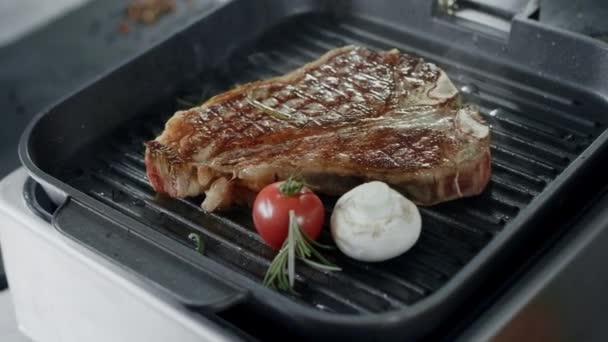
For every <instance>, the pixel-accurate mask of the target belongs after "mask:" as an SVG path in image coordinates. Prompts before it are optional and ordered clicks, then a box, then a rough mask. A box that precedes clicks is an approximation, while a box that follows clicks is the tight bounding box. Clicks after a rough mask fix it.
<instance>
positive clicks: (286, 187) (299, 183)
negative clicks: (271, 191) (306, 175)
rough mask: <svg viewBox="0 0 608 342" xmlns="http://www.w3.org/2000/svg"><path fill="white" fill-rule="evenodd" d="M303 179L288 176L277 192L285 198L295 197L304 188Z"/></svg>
mask: <svg viewBox="0 0 608 342" xmlns="http://www.w3.org/2000/svg"><path fill="white" fill-rule="evenodd" d="M304 185H305V184H304V179H303V178H302V176H293V175H292V176H289V177H288V178H287V179H286V180H285V181H284V182H283V183H282V184H281V185H279V191H281V193H282V194H283V195H285V196H295V195H297V194H299V193H300V191H302V188H304Z"/></svg>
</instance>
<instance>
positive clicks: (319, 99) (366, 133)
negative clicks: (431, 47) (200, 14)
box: [146, 46, 490, 210]
mask: <svg viewBox="0 0 608 342" xmlns="http://www.w3.org/2000/svg"><path fill="white" fill-rule="evenodd" d="M146 147H147V148H146V168H147V174H148V178H149V179H150V181H151V183H152V185H153V187H154V189H155V190H156V191H158V192H164V193H167V194H169V195H170V196H173V197H186V196H196V195H199V194H201V193H203V192H205V193H206V195H207V196H206V198H205V200H204V202H203V204H202V206H203V208H204V209H206V210H214V209H216V208H223V207H226V206H229V205H230V204H231V203H233V202H235V201H236V202H248V201H250V200H251V199H252V198H253V197H254V196H255V193H256V192H257V191H259V190H260V189H261V188H262V187H264V186H265V185H267V184H270V183H272V182H274V181H276V180H281V179H285V178H287V177H288V176H289V175H290V174H293V173H299V174H301V175H303V176H304V178H305V179H306V180H307V182H308V183H309V184H311V186H312V187H313V188H314V189H315V190H316V191H318V192H320V193H325V194H330V195H339V194H342V193H344V192H345V191H348V190H349V189H350V188H352V187H353V186H355V185H357V184H359V183H361V182H363V181H366V180H371V179H374V180H381V181H384V182H387V183H389V184H392V186H393V187H395V188H396V189H398V190H400V191H402V192H403V193H405V194H406V195H407V196H408V197H409V198H410V199H412V200H413V201H414V202H416V203H418V204H420V205H431V204H435V203H438V202H442V201H447V200H451V199H455V198H459V197H463V196H472V195H476V194H479V193H480V192H481V191H482V190H483V188H484V187H485V186H486V184H487V183H488V180H489V178H490V150H489V129H488V127H487V126H486V125H485V123H484V122H483V120H482V119H481V118H480V116H479V112H478V111H477V109H476V108H474V107H472V106H467V105H464V106H461V104H460V99H459V94H458V91H457V89H456V88H455V87H454V85H453V84H452V83H451V81H450V80H449V79H448V77H447V76H446V74H445V73H444V72H443V71H442V70H441V69H439V68H438V67H436V66H435V65H434V64H431V63H427V62H425V61H424V60H423V59H421V58H418V57H414V56H411V55H408V54H405V53H400V52H398V51H396V50H391V51H382V52H375V51H372V50H369V49H365V48H361V47H354V46H346V47H343V48H339V49H335V50H332V51H330V52H328V53H327V54H325V55H324V56H322V57H321V58H319V59H318V60H316V61H314V62H312V63H310V64H307V65H305V66H303V67H301V68H299V69H297V70H295V71H293V72H291V73H289V74H287V75H284V76H281V77H276V78H273V79H269V80H263V81H258V82H253V83H249V84H246V85H243V86H240V87H238V88H236V89H233V90H230V91H228V92H226V93H223V94H220V95H217V96H215V97H213V98H211V99H209V100H208V101H207V102H206V103H204V104H203V105H201V106H199V107H195V108H192V109H189V110H185V111H179V112H177V113H175V115H174V116H173V117H172V118H171V119H169V121H168V122H167V124H166V126H165V130H164V131H163V133H162V134H161V135H160V136H159V137H157V138H156V139H155V140H153V141H149V142H147V143H146Z"/></svg>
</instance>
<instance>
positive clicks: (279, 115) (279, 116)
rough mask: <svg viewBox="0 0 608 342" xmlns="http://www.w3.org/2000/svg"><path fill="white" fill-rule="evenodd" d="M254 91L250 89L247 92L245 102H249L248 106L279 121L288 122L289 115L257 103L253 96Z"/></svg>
mask: <svg viewBox="0 0 608 342" xmlns="http://www.w3.org/2000/svg"><path fill="white" fill-rule="evenodd" d="M255 90H256V89H252V90H250V91H249V92H247V102H249V104H250V105H252V106H254V107H256V108H257V109H259V110H261V111H263V112H264V113H266V114H268V115H270V116H272V117H274V118H277V119H279V120H289V119H291V115H289V114H287V113H283V112H281V111H279V110H276V109H274V108H272V107H270V106H267V105H265V104H263V103H262V102H260V101H258V100H256V99H255V96H254V92H255Z"/></svg>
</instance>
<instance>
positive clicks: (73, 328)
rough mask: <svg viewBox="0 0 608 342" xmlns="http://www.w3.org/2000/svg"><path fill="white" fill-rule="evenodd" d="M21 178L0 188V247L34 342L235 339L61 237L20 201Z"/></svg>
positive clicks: (20, 316) (21, 318)
mask: <svg viewBox="0 0 608 342" xmlns="http://www.w3.org/2000/svg"><path fill="white" fill-rule="evenodd" d="M26 179H27V173H26V171H25V170H23V169H18V170H16V171H14V172H13V173H12V174H10V175H9V176H7V177H6V178H4V179H3V180H2V181H1V182H0V244H1V245H2V254H3V258H4V264H5V268H6V272H7V274H8V275H9V286H10V289H11V293H12V296H13V301H14V304H15V311H16V315H17V321H18V324H19V328H20V330H21V331H22V332H23V333H24V334H25V335H27V336H28V337H30V338H31V339H32V340H33V341H36V342H47V341H48V342H55V341H57V342H59V341H62V342H69V341H74V342H82V341H104V342H106V341H115V342H118V341H130V342H132V341H147V342H153V341H180V342H187V341H227V340H234V339H237V337H236V336H235V335H232V334H231V333H230V332H228V331H227V330H225V329H223V328H221V327H220V326H219V325H218V324H216V323H214V322H212V321H210V320H208V319H206V318H205V317H203V316H201V315H199V314H196V313H193V312H191V311H188V310H186V309H185V308H184V307H182V306H181V305H179V304H178V303H176V302H175V301H173V300H171V299H170V298H167V296H166V295H164V294H163V293H160V292H159V291H158V290H155V289H154V288H152V287H151V286H149V285H147V284H144V283H143V282H142V281H141V280H139V279H137V278H135V277H134V276H133V275H131V274H129V273H127V272H125V271H124V270H122V269H121V268H120V267H118V266H116V265H114V264H112V263H111V262H109V261H108V260H105V259H103V258H102V257H100V256H98V255H95V254H94V253H92V252H91V251H89V250H87V249H86V248H84V247H82V246H79V245H78V244H77V243H75V242H73V241H71V240H69V239H68V238H66V237H64V236H63V235H61V234H60V233H59V232H58V231H57V230H55V229H54V228H53V226H52V225H50V224H49V223H48V222H46V221H44V220H43V219H41V218H39V217H37V216H36V215H34V214H33V213H32V211H31V210H30V209H29V208H28V207H27V205H26V203H25V201H24V198H23V195H22V194H23V188H24V183H25V181H26Z"/></svg>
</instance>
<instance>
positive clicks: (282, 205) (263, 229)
mask: <svg viewBox="0 0 608 342" xmlns="http://www.w3.org/2000/svg"><path fill="white" fill-rule="evenodd" d="M282 183H283V182H276V183H273V184H270V185H268V186H266V187H265V188H264V189H262V191H260V193H259V194H258V195H257V197H256V198H255V201H254V202H253V223H254V225H255V228H256V229H257V231H258V233H259V234H260V236H261V237H262V239H264V241H266V243H267V244H268V245H270V246H271V247H272V248H274V249H276V250H278V249H281V246H282V245H283V242H284V241H285V239H286V238H287V230H288V227H289V211H290V210H293V211H294V214H295V216H296V220H297V222H298V224H299V225H300V228H302V230H303V231H304V232H305V233H306V234H307V235H308V236H309V237H310V238H312V239H314V240H316V239H317V237H319V233H321V228H322V227H323V219H324V216H325V209H324V207H323V203H322V202H321V200H320V199H319V197H318V196H317V195H315V193H314V192H312V191H310V189H308V188H306V187H304V188H302V190H300V192H298V193H296V194H295V195H293V196H288V195H285V194H283V193H282V192H281V190H280V189H279V186H280V185H281V184H282Z"/></svg>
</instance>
